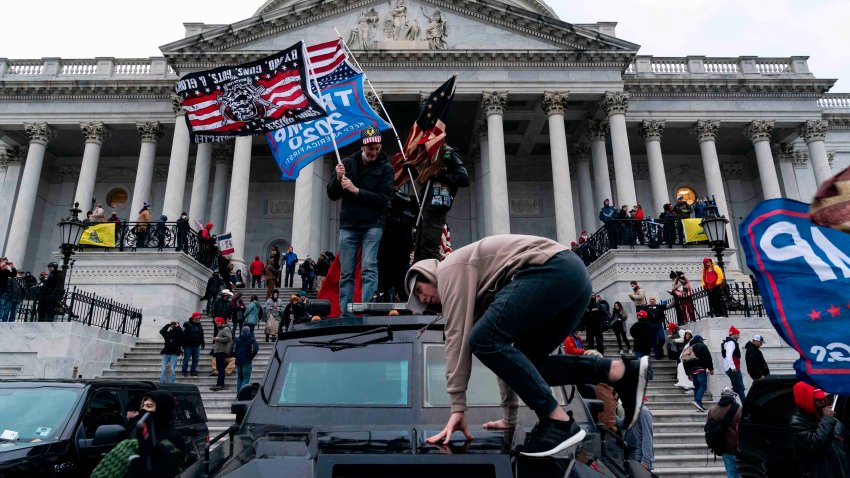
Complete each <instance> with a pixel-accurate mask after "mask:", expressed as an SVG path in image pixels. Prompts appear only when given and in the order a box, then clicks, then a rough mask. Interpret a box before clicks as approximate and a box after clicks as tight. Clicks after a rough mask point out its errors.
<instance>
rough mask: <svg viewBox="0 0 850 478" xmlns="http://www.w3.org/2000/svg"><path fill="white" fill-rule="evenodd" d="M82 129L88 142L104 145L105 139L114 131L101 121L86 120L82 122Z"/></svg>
mask: <svg viewBox="0 0 850 478" xmlns="http://www.w3.org/2000/svg"><path fill="white" fill-rule="evenodd" d="M80 131H82V132H83V139H85V140H86V143H94V144H97V145H102V144H103V142H104V141H106V140H107V139H109V137H110V136H112V131H111V130H110V129H109V127H108V126H106V125H105V124H103V122H101V121H84V122H82V123H80Z"/></svg>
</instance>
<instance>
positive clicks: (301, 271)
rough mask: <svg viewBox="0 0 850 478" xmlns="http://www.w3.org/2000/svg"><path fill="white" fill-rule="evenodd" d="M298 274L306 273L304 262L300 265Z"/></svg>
mask: <svg viewBox="0 0 850 478" xmlns="http://www.w3.org/2000/svg"><path fill="white" fill-rule="evenodd" d="M298 275H300V276H303V275H304V263H303V262H302V263H301V265H300V266H298Z"/></svg>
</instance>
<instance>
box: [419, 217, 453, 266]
mask: <svg viewBox="0 0 850 478" xmlns="http://www.w3.org/2000/svg"><path fill="white" fill-rule="evenodd" d="M446 212H448V211H447V210H445V209H443V210H437V209H436V208H434V207H431V206H427V205H426V206H425V208H424V209H422V220H421V222H420V223H419V227H418V228H417V229H416V248H415V250H414V252H413V262H417V261H421V260H422V259H437V260H439V259H440V238H441V237H442V235H443V226H445V224H446Z"/></svg>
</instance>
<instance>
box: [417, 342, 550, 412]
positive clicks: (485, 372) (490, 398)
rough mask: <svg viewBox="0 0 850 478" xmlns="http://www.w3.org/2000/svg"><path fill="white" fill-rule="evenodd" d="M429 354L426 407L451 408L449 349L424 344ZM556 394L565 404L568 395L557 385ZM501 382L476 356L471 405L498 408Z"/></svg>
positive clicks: (468, 392) (469, 388) (468, 402)
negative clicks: (448, 366)
mask: <svg viewBox="0 0 850 478" xmlns="http://www.w3.org/2000/svg"><path fill="white" fill-rule="evenodd" d="M423 347H424V356H425V360H424V362H425V373H424V377H425V386H424V387H423V390H424V393H425V400H424V402H423V403H424V404H425V406H426V407H448V406H449V405H450V404H451V402H450V400H449V394H448V392H446V350H445V345H444V344H423ZM552 393H554V394H555V398H556V399H557V400H558V403H560V404H561V405H563V404H564V396H563V393H561V389H560V387H553V388H552ZM501 401H502V399H501V394H500V393H499V383H498V381H497V378H496V374H494V373H493V372H492V371H490V369H489V368H487V367H485V366H484V364H482V363H481V362H479V361H478V359H477V358H475V356H473V357H472V373H471V374H470V376H469V385H468V386H467V388H466V405H467V406H468V407H497V406H499V404H500V403H501Z"/></svg>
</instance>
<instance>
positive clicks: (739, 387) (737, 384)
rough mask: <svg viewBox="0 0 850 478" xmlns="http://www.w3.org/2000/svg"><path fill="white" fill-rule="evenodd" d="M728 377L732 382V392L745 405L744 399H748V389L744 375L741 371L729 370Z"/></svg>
mask: <svg viewBox="0 0 850 478" xmlns="http://www.w3.org/2000/svg"><path fill="white" fill-rule="evenodd" d="M726 376H727V377H729V381H731V382H732V390H734V391H735V393H737V394H738V399H739V400H740V401H741V403H744V399H745V398H747V394H746V389H745V388H744V375H743V374H741V371H740V370H732V369H729V370H727V371H726Z"/></svg>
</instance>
